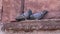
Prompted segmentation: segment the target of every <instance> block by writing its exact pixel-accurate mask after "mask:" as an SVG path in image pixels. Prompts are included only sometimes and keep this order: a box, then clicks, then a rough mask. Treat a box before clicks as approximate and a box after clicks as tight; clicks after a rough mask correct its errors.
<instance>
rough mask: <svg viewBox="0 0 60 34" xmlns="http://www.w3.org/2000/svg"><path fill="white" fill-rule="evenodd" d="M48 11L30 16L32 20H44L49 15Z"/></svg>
mask: <svg viewBox="0 0 60 34" xmlns="http://www.w3.org/2000/svg"><path fill="white" fill-rule="evenodd" d="M47 12H48V11H46V10H44V11H42V12H39V13H35V14H32V15H31V16H30V18H31V19H37V20H40V19H42V18H43V17H44V16H45V15H46V14H47Z"/></svg>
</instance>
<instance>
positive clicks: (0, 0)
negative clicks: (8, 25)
mask: <svg viewBox="0 0 60 34" xmlns="http://www.w3.org/2000/svg"><path fill="white" fill-rule="evenodd" d="M1 12H2V0H0V21H1V16H2V15H1Z"/></svg>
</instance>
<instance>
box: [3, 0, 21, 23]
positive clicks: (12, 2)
mask: <svg viewBox="0 0 60 34" xmlns="http://www.w3.org/2000/svg"><path fill="white" fill-rule="evenodd" d="M20 3H21V2H20V0H3V21H4V22H7V21H12V20H15V17H16V15H17V14H18V13H19V11H20Z"/></svg>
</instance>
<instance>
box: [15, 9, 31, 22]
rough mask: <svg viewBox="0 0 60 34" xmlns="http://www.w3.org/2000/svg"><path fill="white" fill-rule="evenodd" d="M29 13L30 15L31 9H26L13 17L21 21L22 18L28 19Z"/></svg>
mask: <svg viewBox="0 0 60 34" xmlns="http://www.w3.org/2000/svg"><path fill="white" fill-rule="evenodd" d="M30 15H32V10H30V9H29V10H28V11H26V12H24V13H22V14H20V15H18V16H17V17H16V18H15V19H16V20H17V21H22V20H27V19H30Z"/></svg>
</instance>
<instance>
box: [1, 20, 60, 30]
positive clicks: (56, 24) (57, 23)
mask: <svg viewBox="0 0 60 34" xmlns="http://www.w3.org/2000/svg"><path fill="white" fill-rule="evenodd" d="M2 30H3V31H5V30H7V31H9V30H13V31H33V30H60V19H58V20H57V19H50V20H48V19H45V20H27V21H21V22H11V23H5V24H3V27H2Z"/></svg>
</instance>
